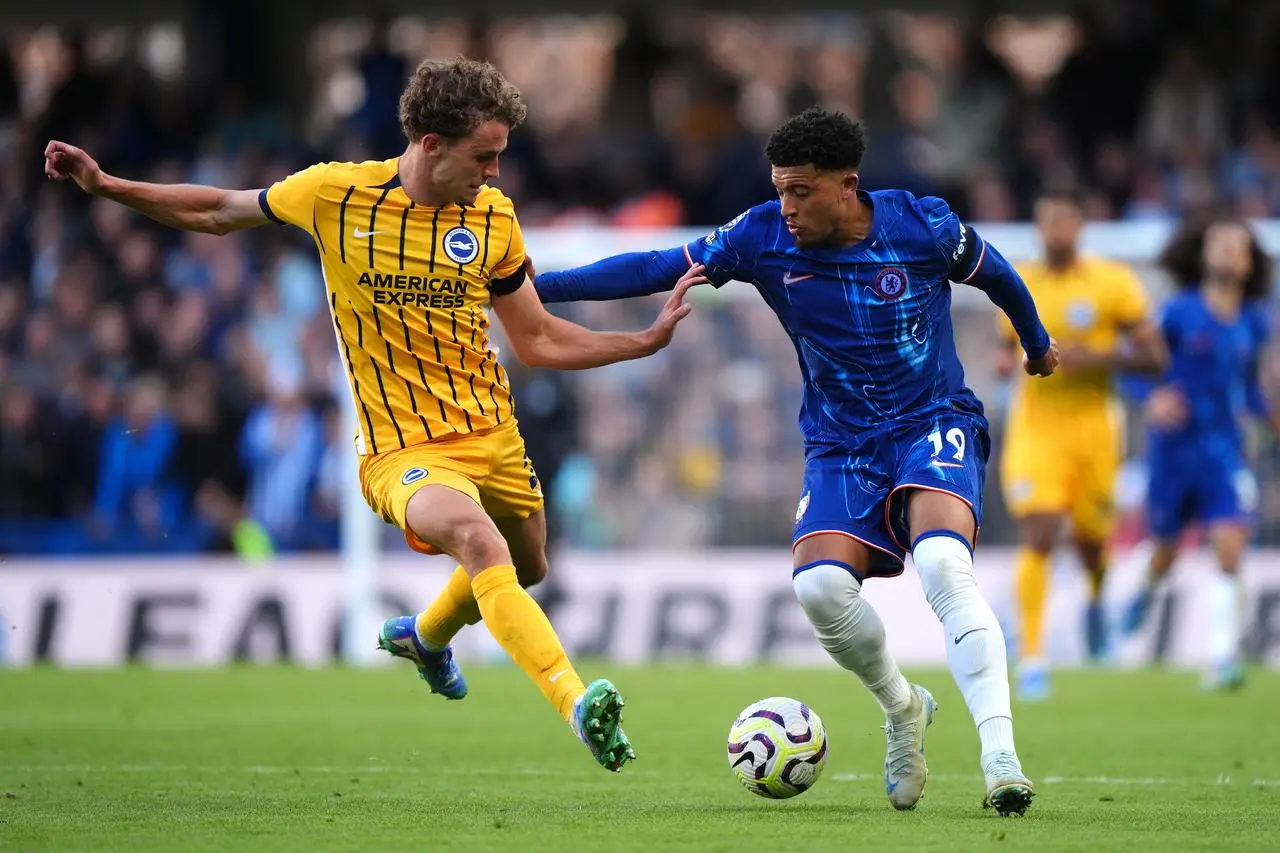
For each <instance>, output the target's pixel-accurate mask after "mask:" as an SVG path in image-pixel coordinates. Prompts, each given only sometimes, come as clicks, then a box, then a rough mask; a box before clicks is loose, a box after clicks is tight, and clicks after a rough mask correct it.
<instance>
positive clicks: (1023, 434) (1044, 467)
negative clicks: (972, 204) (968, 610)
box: [997, 191, 1165, 699]
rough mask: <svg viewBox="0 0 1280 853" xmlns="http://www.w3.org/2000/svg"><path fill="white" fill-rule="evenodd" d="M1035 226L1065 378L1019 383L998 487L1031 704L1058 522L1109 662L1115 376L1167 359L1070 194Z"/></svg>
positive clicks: (1006, 365)
mask: <svg viewBox="0 0 1280 853" xmlns="http://www.w3.org/2000/svg"><path fill="white" fill-rule="evenodd" d="M1035 223H1036V228H1037V230H1038V231H1039V233H1040V238H1041V241H1042V243H1043V247H1044V258H1043V259H1042V260H1040V261H1037V262H1034V263H1029V264H1025V265H1023V266H1020V267H1019V269H1018V271H1019V273H1021V275H1022V278H1023V280H1024V281H1026V283H1027V287H1028V289H1030V291H1031V294H1032V296H1033V297H1034V298H1035V303H1036V306H1037V307H1038V308H1039V310H1040V316H1041V319H1042V320H1043V322H1044V325H1045V328H1046V329H1048V331H1049V334H1050V335H1052V336H1053V337H1054V338H1055V339H1056V340H1057V341H1058V345H1059V347H1060V350H1061V355H1062V359H1061V363H1060V365H1059V369H1058V372H1057V373H1055V374H1054V375H1053V376H1051V377H1049V378H1048V379H1046V380H1043V381H1040V382H1020V383H1019V385H1018V387H1017V389H1016V390H1015V392H1014V398H1013V400H1012V402H1011V405H1010V407H1009V413H1008V417H1007V420H1006V421H1005V429H1004V448H1003V453H1002V456H1001V481H1002V485H1003V488H1004V493H1005V500H1006V501H1007V503H1008V505H1009V509H1010V512H1011V513H1012V514H1013V516H1014V518H1016V519H1017V522H1018V527H1019V544H1020V547H1019V552H1018V565H1017V574H1016V579H1015V592H1016V598H1017V602H1018V610H1019V619H1020V623H1021V624H1020V632H1019V635H1020V649H1019V659H1020V660H1019V667H1018V676H1017V689H1018V692H1019V694H1020V695H1021V697H1022V698H1024V699H1037V698H1041V697H1043V696H1045V695H1046V694H1047V693H1048V688H1049V681H1048V669H1047V665H1046V660H1045V650H1044V613H1045V602H1046V597H1047V592H1048V585H1049V563H1050V556H1051V554H1052V552H1053V549H1054V546H1055V545H1056V543H1057V540H1058V535H1059V532H1060V531H1061V529H1062V526H1063V521H1064V520H1069V521H1070V527H1071V531H1072V538H1073V541H1074V544H1075V549H1076V552H1077V554H1078V556H1079V558H1080V561H1081V563H1082V564H1083V566H1084V569H1085V571H1086V572H1087V574H1088V589H1089V600H1088V604H1087V606H1086V609H1085V614H1084V631H1085V644H1086V647H1087V649H1088V653H1089V656H1090V658H1091V659H1094V660H1096V659H1098V658H1100V657H1102V656H1103V655H1104V654H1105V652H1106V643H1107V628H1106V620H1105V618H1104V614H1103V611H1102V607H1101V602H1100V596H1101V591H1102V583H1103V579H1104V577H1105V574H1106V561H1107V555H1106V548H1107V541H1108V539H1109V537H1110V535H1111V531H1112V523H1113V506H1112V504H1113V489H1114V483H1115V477H1116V474H1117V471H1118V469H1119V466H1120V462H1121V459H1122V454H1123V444H1124V432H1123V418H1122V412H1121V409H1120V404H1119V402H1118V399H1117V397H1116V395H1115V392H1114V390H1113V387H1112V386H1113V378H1114V375H1115V374H1116V372H1118V371H1125V372H1142V373H1155V372H1158V371H1159V370H1160V369H1161V367H1162V365H1163V363H1164V358H1165V355H1164V350H1163V345H1162V344H1161V342H1160V338H1159V335H1158V334H1157V332H1156V329H1155V327H1154V326H1153V325H1152V323H1151V320H1150V309H1149V306H1148V302H1147V297H1146V294H1145V293H1144V291H1143V288H1142V283H1141V282H1140V281H1139V280H1138V278H1137V276H1136V275H1135V274H1134V273H1133V271H1132V270H1130V269H1129V268H1128V267H1126V266H1124V265H1123V264H1120V263H1116V262H1114V261H1108V260H1102V259H1100V258H1092V257H1087V256H1082V255H1080V254H1079V252H1078V246H1079V239H1080V231H1081V228H1082V226H1083V225H1084V212H1083V209H1082V208H1081V206H1080V203H1079V201H1078V199H1077V198H1076V196H1075V195H1074V194H1073V193H1071V192H1068V191H1061V192H1059V191H1053V192H1047V193H1044V194H1042V195H1041V196H1040V197H1039V198H1038V199H1037V201H1036V205H1035ZM997 322H998V324H999V332H1000V336H1001V340H1002V344H1003V346H1002V347H1001V348H1000V350H999V356H998V360H997V372H998V373H999V374H1001V375H1002V376H1004V377H1006V378H1008V377H1012V376H1013V375H1014V374H1015V372H1016V369H1015V368H1016V366H1017V357H1016V356H1017V352H1018V341H1017V337H1016V335H1015V334H1014V331H1013V328H1012V327H1011V326H1010V325H1009V324H1008V321H1007V320H1006V319H1005V318H1004V316H1003V315H1000V317H999V319H998V321H997Z"/></svg>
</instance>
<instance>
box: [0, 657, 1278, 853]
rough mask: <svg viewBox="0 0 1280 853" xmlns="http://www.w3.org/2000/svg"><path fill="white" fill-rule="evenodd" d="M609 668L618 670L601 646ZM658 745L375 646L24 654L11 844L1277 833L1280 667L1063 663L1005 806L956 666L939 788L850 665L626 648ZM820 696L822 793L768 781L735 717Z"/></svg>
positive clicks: (868, 843)
mask: <svg viewBox="0 0 1280 853" xmlns="http://www.w3.org/2000/svg"><path fill="white" fill-rule="evenodd" d="M582 670H583V671H584V674H587V675H588V676H594V675H597V674H600V672H601V667H599V666H597V665H595V664H588V665H585V666H583V667H582ZM608 674H609V676H610V677H611V678H613V679H614V680H615V681H616V683H617V684H618V686H619V687H620V688H621V689H622V692H623V694H624V696H625V697H626V699H627V708H626V717H625V720H626V726H627V731H628V734H630V736H631V738H632V740H633V742H634V743H635V745H636V749H637V751H638V752H639V756H640V758H639V761H638V762H636V763H635V764H633V765H630V766H629V767H628V769H627V770H626V771H624V772H623V773H622V774H619V775H611V774H609V773H606V772H605V771H604V770H601V769H600V768H598V767H596V765H595V764H594V763H593V762H592V760H591V758H590V756H589V755H588V753H587V750H586V749H585V748H584V747H583V746H582V745H580V744H579V743H578V742H577V741H576V740H575V739H574V738H573V737H572V736H571V734H570V733H569V731H568V729H567V727H565V726H564V724H563V723H562V722H561V721H560V720H559V718H558V717H557V716H556V715H555V713H554V712H553V711H551V710H550V708H549V707H548V706H547V705H546V704H545V703H544V702H543V700H542V698H541V697H540V696H539V695H538V693H537V692H536V691H535V689H534V688H533V686H532V685H531V684H529V683H528V682H527V681H526V680H525V679H524V677H523V676H522V675H521V674H520V673H519V671H517V670H515V669H514V668H504V667H475V666H472V667H470V668H469V670H468V677H469V680H470V682H471V695H470V696H469V697H468V698H467V699H466V700H465V701H462V702H448V703H446V702H444V701H442V700H441V699H440V698H439V697H436V696H431V695H429V694H428V692H427V690H426V688H425V686H424V685H423V684H422V683H421V682H419V681H417V680H416V679H415V678H414V676H413V674H412V672H411V670H410V668H409V667H408V665H404V666H395V667H393V668H390V669H380V670H372V671H351V670H344V669H330V670H319V671H307V670H298V669H289V668H244V669H231V670H218V671H209V672H162V671H143V670H126V671H119V672H65V671H52V670H34V671H25V672H0V851H4V853H28V851H30V853H36V851H58V853H76V851H121V853H123V851H129V853H149V851H166V853H170V851H228V850H233V851H237V853H248V851H272V853H289V851H308V853H313V851H367V850H389V849H397V850H413V851H421V853H435V851H476V853H480V851H507V850H511V851H520V853H535V851H543V850H547V851H596V850H600V851H646V853H653V851H668V850H690V851H732V853H743V851H755V850H796V851H825V850H832V851H842V853H848V851H858V850H875V851H893V850H910V851H935V850H936V851H965V850H982V851H996V850H1034V851H1036V853H1051V851H1067V850H1079V851H1090V853H1094V852H1095V851H1103V850H1152V851H1157V852H1158V853H1170V852H1171V851H1191V850H1206V851H1208V850H1213V851H1219V850H1241V851H1244V850H1248V851H1258V850H1267V849H1274V844H1275V832H1276V831H1277V827H1280V725H1277V724H1276V723H1275V722H1273V720H1274V717H1275V713H1276V712H1275V709H1276V708H1277V707H1278V706H1280V675H1275V674H1270V673H1261V672H1259V673H1254V674H1253V680H1252V682H1251V683H1250V685H1249V686H1248V687H1247V688H1246V689H1245V690H1244V691H1243V692H1241V693H1239V694H1235V695H1227V696H1214V695H1205V694H1202V693H1200V692H1199V691H1198V690H1197V683H1196V679H1195V676H1194V675H1191V674H1185V673H1166V672H1139V673H1121V672H1092V673H1088V672H1083V673H1070V674H1062V675H1060V676H1059V677H1058V678H1057V680H1056V682H1055V689H1056V692H1055V695H1054V698H1053V699H1051V700H1050V701H1048V702H1045V703H1043V704H1039V705H1025V706H1017V707H1015V716H1016V722H1017V726H1018V735H1019V745H1020V750H1021V754H1022V758H1023V762H1024V764H1025V766H1026V769H1027V770H1028V772H1029V773H1030V774H1031V776H1032V777H1033V779H1034V780H1035V781H1036V782H1037V784H1038V788H1039V796H1038V797H1037V799H1036V802H1035V805H1034V807H1033V808H1032V810H1031V812H1029V813H1028V815H1027V817H1025V818H1022V819H1017V818H1008V819H1001V818H998V817H996V816H995V815H994V814H993V813H992V812H990V811H984V810H983V809H982V808H981V801H982V797H983V788H982V781H981V778H980V776H979V775H978V767H977V736H976V734H975V733H974V731H973V726H972V724H971V722H970V720H969V715H968V713H967V712H966V710H965V708H964V703H963V702H962V700H961V698H960V696H959V695H958V694H957V693H956V691H955V688H954V686H953V685H952V682H951V679H950V677H949V676H948V675H947V674H946V673H945V672H927V673H921V672H909V673H908V677H911V678H913V679H915V680H918V681H920V682H921V683H923V684H925V685H926V686H928V687H929V688H930V689H931V690H932V691H933V692H934V694H935V696H937V698H938V700H939V702H940V703H941V709H940V711H939V713H938V716H937V717H936V719H935V722H934V725H933V727H932V729H931V730H930V738H929V741H928V757H929V766H930V771H931V778H930V781H929V785H928V788H927V790H926V792H925V798H924V800H923V801H922V802H921V804H920V807H919V808H918V809H917V810H915V811H913V812H904V813H897V812H894V811H893V810H892V809H891V808H890V806H889V804H888V802H887V801H886V799H885V796H884V792H883V783H882V782H881V781H880V775H881V765H882V763H883V760H884V752H883V749H884V741H883V735H882V734H881V732H880V731H879V728H878V726H879V724H880V723H881V722H882V720H881V717H880V715H879V714H878V712H877V709H876V708H875V705H874V703H873V701H872V700H871V698H870V697H869V696H867V695H866V694H865V693H864V692H863V691H862V689H861V687H860V686H858V685H857V684H856V683H855V682H854V681H853V679H852V678H851V677H849V676H847V675H845V674H844V673H842V672H839V671H827V670H821V671H817V670H812V671H810V670H805V671H788V670H782V669H748V670H728V669H710V668H700V667H692V666H688V667H686V666H673V667H667V668H646V669H610V670H609V672H608ZM771 695H786V696H792V697H795V698H797V699H801V700H803V701H805V702H807V703H809V704H810V705H811V706H812V707H813V708H815V709H816V710H817V711H818V713H819V714H820V715H821V716H822V718H823V720H824V721H825V723H826V725H827V731H828V737H829V739H830V744H831V755H830V760H829V762H828V764H827V767H826V771H825V774H824V776H823V778H822V779H821V780H820V781H819V782H818V784H817V786H816V787H814V788H813V789H812V790H810V791H809V792H808V793H806V794H804V795H802V796H800V797H797V798H795V799H792V800H788V801H785V802H773V801H768V800H764V799H760V798H757V797H755V796H752V795H751V794H749V793H748V792H747V791H745V790H744V789H742V788H741V787H740V786H739V785H738V784H737V783H736V782H735V781H734V780H733V778H732V776H731V775H730V772H729V769H728V764H727V761H726V759H725V754H724V744H725V736H726V734H727V733H728V729H729V725H730V723H731V722H732V720H733V717H734V715H735V714H736V713H737V712H738V711H739V710H740V709H741V708H742V707H744V706H745V705H747V704H749V703H750V702H752V701H755V700H756V699H760V698H763V697H765V696H771Z"/></svg>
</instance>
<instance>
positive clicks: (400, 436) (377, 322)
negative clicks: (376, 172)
mask: <svg viewBox="0 0 1280 853" xmlns="http://www.w3.org/2000/svg"><path fill="white" fill-rule="evenodd" d="M382 192H383V195H385V194H386V193H387V190H383V191H382ZM372 222H373V220H372V219H370V224H372ZM369 230H370V231H372V230H373V229H372V228H370V229H369ZM369 243H370V244H371V245H372V243H373V238H370V239H369ZM359 321H360V316H359V315H356V322H359ZM373 328H374V329H376V330H377V332H378V337H380V338H382V341H383V343H385V344H386V345H387V369H389V370H390V371H391V375H392V376H395V375H396V362H395V359H394V358H392V356H391V339H390V338H388V337H385V336H384V335H383V334H382V317H381V316H380V314H379V312H378V306H377V305H374V306H373ZM369 363H370V364H372V365H373V375H374V376H376V377H377V379H378V391H379V392H381V394H382V405H384V406H386V407H387V418H388V420H390V421H391V425H392V426H393V427H395V428H396V440H397V441H399V442H400V446H401V447H404V446H405V445H404V433H403V432H401V431H400V422H399V421H398V420H397V419H396V413H395V412H393V411H391V401H390V400H389V399H387V386H386V385H384V384H383V383H382V371H381V370H380V369H379V368H378V362H377V360H376V359H374V357H373V353H369Z"/></svg>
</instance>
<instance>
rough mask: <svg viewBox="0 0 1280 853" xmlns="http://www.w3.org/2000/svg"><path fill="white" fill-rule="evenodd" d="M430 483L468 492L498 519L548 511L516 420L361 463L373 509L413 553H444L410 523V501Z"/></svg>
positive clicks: (362, 481) (366, 496) (364, 487)
mask: <svg viewBox="0 0 1280 853" xmlns="http://www.w3.org/2000/svg"><path fill="white" fill-rule="evenodd" d="M430 485H439V486H448V487H449V488H451V489H456V490H457V491H459V492H462V493H463V494H464V495H466V496H467V497H469V498H471V499H472V500H473V501H475V502H476V503H477V504H479V505H480V506H481V507H482V508H483V509H484V511H485V512H486V513H488V514H489V516H490V517H492V518H502V517H506V516H515V517H517V518H527V517H529V516H530V515H533V514H534V513H535V512H537V511H538V510H540V509H542V484H541V483H539V482H538V475H537V474H536V473H534V470H533V464H532V463H531V462H530V461H529V457H528V456H526V455H525V448H524V439H523V438H521V436H520V430H519V429H518V428H517V426H516V424H515V422H514V421H508V422H507V423H505V424H502V425H501V426H498V427H495V428H493V429H491V430H489V431H488V432H484V433H471V434H469V435H460V436H453V437H450V438H447V439H444V440H442V441H431V442H427V443H426V444H417V445H414V446H412V447H405V448H401V449H399V450H389V451H387V452H386V453H379V454H377V455H374V456H363V457H361V459H360V487H361V489H362V490H363V491H364V499H365V500H366V501H368V502H369V506H371V507H372V508H373V511H374V512H376V513H378V514H379V515H381V516H382V517H383V518H384V519H386V521H387V522H388V523H390V524H394V525H396V526H397V527H399V528H400V529H401V530H403V531H404V538H405V541H406V542H407V543H409V547H410V548H412V549H413V550H415V551H418V552H420V553H423V554H439V553H440V551H439V549H437V548H436V547H435V546H433V545H430V544H428V543H427V542H424V541H422V540H421V539H420V538H418V536H417V535H416V534H414V532H413V531H412V530H410V529H409V527H408V525H407V524H406V522H405V512H406V510H407V509H408V507H409V499H410V498H412V497H413V495H414V493H416V492H417V491H418V489H421V488H422V487H423V486H430Z"/></svg>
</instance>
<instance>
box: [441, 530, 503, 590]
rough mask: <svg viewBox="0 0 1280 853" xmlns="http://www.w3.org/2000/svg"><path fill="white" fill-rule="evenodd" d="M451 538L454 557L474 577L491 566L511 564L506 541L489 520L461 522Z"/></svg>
mask: <svg viewBox="0 0 1280 853" xmlns="http://www.w3.org/2000/svg"><path fill="white" fill-rule="evenodd" d="M450 538H451V539H452V542H451V545H452V548H451V551H452V554H453V556H454V557H456V558H457V560H458V562H459V563H461V564H462V566H463V568H465V569H466V570H467V573H468V574H470V575H472V576H473V577H474V576H475V575H476V574H477V573H479V572H481V571H484V570H485V569H487V568H488V567H490V566H500V565H504V564H507V563H510V562H511V552H510V551H509V550H508V549H507V543H506V540H504V539H503V538H502V535H501V534H499V533H498V530H497V528H495V527H494V526H493V524H492V523H491V522H490V521H489V520H488V519H487V518H478V519H474V520H471V519H468V520H466V521H462V522H459V523H458V524H457V525H456V526H455V527H454V529H453V531H452V536H451V537H450Z"/></svg>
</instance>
